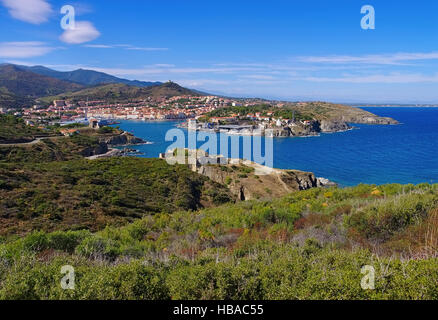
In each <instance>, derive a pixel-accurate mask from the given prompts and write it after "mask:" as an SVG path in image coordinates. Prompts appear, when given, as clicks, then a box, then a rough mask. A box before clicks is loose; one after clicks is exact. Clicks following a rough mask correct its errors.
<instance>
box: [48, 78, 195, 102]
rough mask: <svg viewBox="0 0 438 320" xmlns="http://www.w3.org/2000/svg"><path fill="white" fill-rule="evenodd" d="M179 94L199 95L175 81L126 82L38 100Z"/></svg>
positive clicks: (132, 98) (128, 99) (100, 98)
mask: <svg viewBox="0 0 438 320" xmlns="http://www.w3.org/2000/svg"><path fill="white" fill-rule="evenodd" d="M179 95H191V96H199V94H197V93H196V92H194V91H191V90H189V89H186V88H183V87H181V86H179V85H178V84H176V83H173V82H167V83H163V84H160V85H155V86H150V87H134V86H129V85H126V84H104V85H99V86H96V87H91V88H86V89H83V90H80V91H76V92H67V93H63V94H61V95H57V96H51V97H45V98H42V99H40V100H41V101H44V102H46V103H47V102H51V101H53V100H59V99H61V100H72V101H81V100H82V101H85V100H87V98H89V99H91V100H105V101H108V102H117V101H124V102H126V101H134V100H135V101H137V100H142V99H146V98H149V97H152V98H157V97H166V98H170V97H173V96H179Z"/></svg>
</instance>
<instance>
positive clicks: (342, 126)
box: [319, 120, 352, 133]
mask: <svg viewBox="0 0 438 320" xmlns="http://www.w3.org/2000/svg"><path fill="white" fill-rule="evenodd" d="M319 129H320V131H321V132H326V133H330V132H340V131H347V130H350V129H352V127H351V126H350V125H348V124H347V123H346V122H342V121H327V120H322V121H321V122H320V125H319Z"/></svg>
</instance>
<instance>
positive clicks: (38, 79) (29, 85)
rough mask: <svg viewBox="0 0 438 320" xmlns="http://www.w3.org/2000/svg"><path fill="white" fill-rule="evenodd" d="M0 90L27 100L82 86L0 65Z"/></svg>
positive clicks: (79, 88) (82, 86) (11, 66)
mask: <svg viewBox="0 0 438 320" xmlns="http://www.w3.org/2000/svg"><path fill="white" fill-rule="evenodd" d="M0 88H5V89H6V90H7V91H8V92H10V93H12V94H14V95H17V96H21V97H27V98H38V97H44V96H49V95H56V94H59V93H62V92H68V91H75V90H81V89H83V88H85V86H84V85H82V84H78V83H73V82H70V81H64V80H59V79H57V78H53V77H48V76H44V75H40V74H38V73H34V72H29V71H26V70H24V69H21V68H20V67H18V66H15V65H11V64H6V65H5V64H4V65H0Z"/></svg>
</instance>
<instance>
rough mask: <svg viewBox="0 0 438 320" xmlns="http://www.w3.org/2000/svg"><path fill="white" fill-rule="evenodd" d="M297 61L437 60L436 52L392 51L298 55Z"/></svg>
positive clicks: (387, 62)
mask: <svg viewBox="0 0 438 320" xmlns="http://www.w3.org/2000/svg"><path fill="white" fill-rule="evenodd" d="M298 60H299V61H302V62H307V63H335V64H337V63H345V64H349V63H362V64H382V65H402V64H404V63H406V62H408V61H421V60H438V52H430V53H394V54H375V55H364V56H346V55H344V56H341V55H333V56H319V57H318V56H309V57H299V58H298Z"/></svg>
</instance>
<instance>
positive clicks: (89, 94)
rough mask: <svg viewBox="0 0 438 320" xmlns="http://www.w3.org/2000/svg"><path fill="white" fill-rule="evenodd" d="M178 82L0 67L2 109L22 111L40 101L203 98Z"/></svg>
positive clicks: (31, 68)
mask: <svg viewBox="0 0 438 320" xmlns="http://www.w3.org/2000/svg"><path fill="white" fill-rule="evenodd" d="M202 94H203V93H201V92H199V91H196V90H190V89H186V88H183V87H181V86H179V85H178V84H176V83H173V82H167V83H161V82H144V81H136V80H134V81H132V80H126V79H121V78H117V77H114V76H112V75H109V74H106V73H102V72H96V71H92V70H83V69H79V70H75V71H70V72H61V71H56V70H52V69H49V68H46V67H43V66H34V67H28V66H19V65H13V64H1V65H0V107H8V108H20V107H24V106H29V105H32V104H34V103H35V100H39V101H42V102H45V103H49V102H51V99H64V98H65V99H73V100H81V99H87V98H89V99H94V100H96V99H98V100H103V99H105V100H114V101H116V100H117V101H121V100H131V99H144V98H147V97H150V96H152V97H172V96H177V95H194V96H198V95H202Z"/></svg>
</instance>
